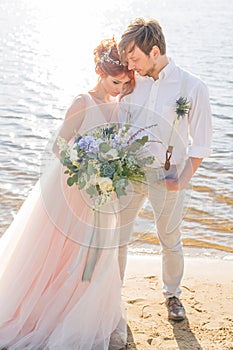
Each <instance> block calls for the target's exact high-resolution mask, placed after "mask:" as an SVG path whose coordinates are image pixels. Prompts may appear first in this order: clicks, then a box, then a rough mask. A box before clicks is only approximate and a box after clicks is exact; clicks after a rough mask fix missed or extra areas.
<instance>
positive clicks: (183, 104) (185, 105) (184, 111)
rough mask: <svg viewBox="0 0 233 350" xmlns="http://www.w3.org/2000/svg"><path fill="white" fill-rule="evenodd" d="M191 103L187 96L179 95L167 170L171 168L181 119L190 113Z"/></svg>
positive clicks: (168, 149) (166, 165)
mask: <svg viewBox="0 0 233 350" xmlns="http://www.w3.org/2000/svg"><path fill="white" fill-rule="evenodd" d="M190 108H191V107H190V103H189V101H188V99H187V98H186V97H179V98H178V99H177V100H176V119H175V120H174V123H173V127H172V133H171V137H170V141H169V145H168V148H167V151H166V161H165V170H168V169H169V168H170V159H171V156H172V151H173V147H174V144H175V139H176V136H177V132H178V125H179V122H180V120H181V119H183V118H184V117H185V116H186V115H188V113H189V111H190Z"/></svg>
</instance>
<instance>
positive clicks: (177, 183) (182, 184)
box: [165, 157, 203, 191]
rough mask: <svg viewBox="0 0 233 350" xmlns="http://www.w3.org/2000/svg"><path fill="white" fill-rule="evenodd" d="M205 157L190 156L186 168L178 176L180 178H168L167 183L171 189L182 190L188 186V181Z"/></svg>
mask: <svg viewBox="0 0 233 350" xmlns="http://www.w3.org/2000/svg"><path fill="white" fill-rule="evenodd" d="M202 160H203V158H194V157H190V158H188V160H187V162H186V164H185V167H184V170H183V171H182V173H181V174H180V176H179V177H178V179H174V180H173V179H166V180H165V184H166V187H167V189H168V190H169V191H180V190H183V189H185V188H186V187H187V186H188V183H189V181H190V179H191V178H192V176H193V175H194V173H195V172H196V171H197V169H198V168H199V166H200V165H201V163H202Z"/></svg>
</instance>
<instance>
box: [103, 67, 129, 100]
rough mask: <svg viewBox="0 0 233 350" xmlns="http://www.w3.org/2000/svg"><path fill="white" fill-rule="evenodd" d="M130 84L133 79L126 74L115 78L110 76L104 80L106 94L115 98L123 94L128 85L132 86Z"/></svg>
mask: <svg viewBox="0 0 233 350" xmlns="http://www.w3.org/2000/svg"><path fill="white" fill-rule="evenodd" d="M130 82H131V79H130V78H129V77H128V75H127V74H125V73H122V74H120V75H117V76H115V77H113V76H111V75H108V76H107V77H106V78H103V80H102V84H103V86H104V88H105V91H106V93H107V94H109V95H111V96H113V97H116V96H117V95H119V94H121V93H122V92H123V91H124V90H125V89H126V88H127V85H128V84H130Z"/></svg>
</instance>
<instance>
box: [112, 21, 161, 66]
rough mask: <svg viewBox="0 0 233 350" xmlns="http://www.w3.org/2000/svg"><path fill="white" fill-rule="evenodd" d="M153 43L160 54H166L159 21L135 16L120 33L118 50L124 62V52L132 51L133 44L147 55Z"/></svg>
mask: <svg viewBox="0 0 233 350" xmlns="http://www.w3.org/2000/svg"><path fill="white" fill-rule="evenodd" d="M155 45H156V46H158V48H159V49H160V53H161V55H164V54H166V41H165V37H164V34H163V31H162V27H161V26H160V24H159V22H158V21H157V20H155V19H153V18H149V19H147V20H146V19H144V18H136V19H134V20H133V21H132V22H131V23H130V24H129V25H128V27H127V28H126V30H125V31H124V33H123V34H122V36H121V40H120V41H119V43H118V51H119V54H120V57H121V60H122V61H123V62H124V61H125V58H126V57H125V56H126V54H128V53H129V52H132V51H133V50H134V48H135V46H137V47H138V48H139V49H140V50H141V51H143V52H144V53H145V54H146V55H149V53H150V52H151V50H152V48H153V46H155Z"/></svg>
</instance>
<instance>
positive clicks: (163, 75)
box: [159, 58, 176, 80]
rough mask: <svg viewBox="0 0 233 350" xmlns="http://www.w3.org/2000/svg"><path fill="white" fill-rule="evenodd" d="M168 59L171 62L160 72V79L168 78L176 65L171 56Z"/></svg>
mask: <svg viewBox="0 0 233 350" xmlns="http://www.w3.org/2000/svg"><path fill="white" fill-rule="evenodd" d="M168 59H169V63H168V64H167V65H166V66H165V67H164V68H163V69H162V70H161V71H160V72H159V80H160V79H166V78H167V77H168V76H169V75H170V74H171V72H172V71H173V69H174V68H175V66H176V65H175V62H174V61H173V60H172V59H171V58H168Z"/></svg>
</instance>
